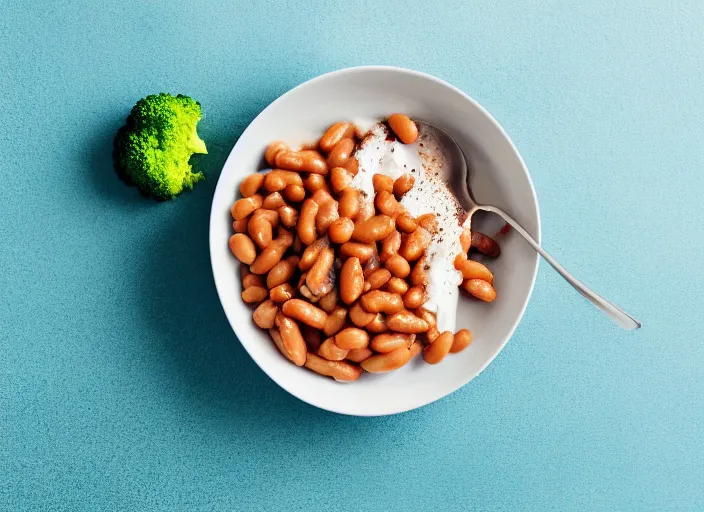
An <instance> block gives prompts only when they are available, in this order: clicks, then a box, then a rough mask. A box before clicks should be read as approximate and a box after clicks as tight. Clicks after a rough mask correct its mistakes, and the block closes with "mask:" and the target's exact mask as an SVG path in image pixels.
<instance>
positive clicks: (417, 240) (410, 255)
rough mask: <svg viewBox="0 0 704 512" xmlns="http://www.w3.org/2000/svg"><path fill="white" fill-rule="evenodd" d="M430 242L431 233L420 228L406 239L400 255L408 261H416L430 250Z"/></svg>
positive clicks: (399, 251) (402, 243) (402, 244)
mask: <svg viewBox="0 0 704 512" xmlns="http://www.w3.org/2000/svg"><path fill="white" fill-rule="evenodd" d="M430 240H431V236H430V233H429V232H428V231H427V230H426V229H424V228H422V227H418V229H416V230H415V231H414V232H413V233H411V234H409V235H406V236H405V237H404V239H403V241H402V242H401V247H400V249H399V250H398V253H399V254H400V255H401V256H403V258H404V259H405V260H406V261H416V260H417V259H418V258H420V257H421V256H422V255H423V253H424V252H425V250H426V249H427V248H428V246H429V245H430Z"/></svg>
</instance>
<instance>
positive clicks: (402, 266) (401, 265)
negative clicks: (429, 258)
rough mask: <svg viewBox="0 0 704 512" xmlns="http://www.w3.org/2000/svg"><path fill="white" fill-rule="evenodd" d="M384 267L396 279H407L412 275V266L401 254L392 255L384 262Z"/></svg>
mask: <svg viewBox="0 0 704 512" xmlns="http://www.w3.org/2000/svg"><path fill="white" fill-rule="evenodd" d="M384 266H385V267H386V268H387V269H388V270H389V272H391V274H392V275H393V276H394V277H399V278H401V279H405V278H406V277H408V276H409V275H410V274H411V265H410V264H409V263H408V262H407V261H406V259H405V258H404V257H403V256H401V255H400V254H392V255H391V256H389V258H388V259H387V260H386V261H385V262H384Z"/></svg>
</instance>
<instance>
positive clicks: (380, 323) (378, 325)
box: [364, 313, 389, 333]
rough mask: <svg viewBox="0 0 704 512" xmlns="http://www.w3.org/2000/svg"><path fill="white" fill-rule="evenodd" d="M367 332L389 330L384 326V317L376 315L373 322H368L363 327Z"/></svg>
mask: <svg viewBox="0 0 704 512" xmlns="http://www.w3.org/2000/svg"><path fill="white" fill-rule="evenodd" d="M364 328H365V329H366V330H367V331H369V332H373V333H380V332H386V331H388V330H389V328H388V327H387V326H386V315H384V314H383V313H377V314H376V315H375V316H374V320H372V321H371V322H369V323H368V324H367V325H366V326H365V327H364Z"/></svg>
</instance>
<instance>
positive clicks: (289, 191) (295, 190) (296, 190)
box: [284, 185, 306, 203]
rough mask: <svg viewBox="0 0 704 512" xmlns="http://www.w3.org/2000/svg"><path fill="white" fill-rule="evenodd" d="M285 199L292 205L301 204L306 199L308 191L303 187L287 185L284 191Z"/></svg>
mask: <svg viewBox="0 0 704 512" xmlns="http://www.w3.org/2000/svg"><path fill="white" fill-rule="evenodd" d="M284 197H285V198H286V199H288V200H289V201H291V202H292V203H300V202H301V201H303V199H305V197H306V189H305V188H303V187H302V186H301V185H287V186H286V188H285V189H284Z"/></svg>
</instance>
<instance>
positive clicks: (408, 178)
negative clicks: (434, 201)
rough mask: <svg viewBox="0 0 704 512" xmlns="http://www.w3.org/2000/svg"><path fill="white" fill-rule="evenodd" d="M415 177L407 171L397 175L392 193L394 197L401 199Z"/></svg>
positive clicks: (409, 188)
mask: <svg viewBox="0 0 704 512" xmlns="http://www.w3.org/2000/svg"><path fill="white" fill-rule="evenodd" d="M415 182H416V179H415V178H414V177H413V176H412V175H411V174H409V173H406V174H404V175H402V176H399V177H398V178H396V180H395V181H394V195H395V196H396V199H401V198H402V197H403V196H404V194H405V193H406V192H408V191H409V190H411V189H412V188H413V185H414V184H415Z"/></svg>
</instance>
